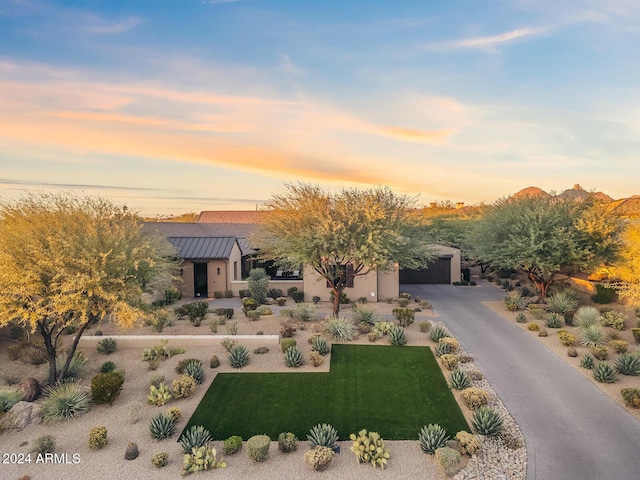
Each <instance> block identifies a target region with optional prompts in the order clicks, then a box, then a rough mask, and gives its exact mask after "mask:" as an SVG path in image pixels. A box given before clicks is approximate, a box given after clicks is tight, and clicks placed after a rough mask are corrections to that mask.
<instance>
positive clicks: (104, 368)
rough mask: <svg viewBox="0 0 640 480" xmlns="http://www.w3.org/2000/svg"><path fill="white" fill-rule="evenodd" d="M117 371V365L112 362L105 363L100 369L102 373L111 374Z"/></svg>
mask: <svg viewBox="0 0 640 480" xmlns="http://www.w3.org/2000/svg"><path fill="white" fill-rule="evenodd" d="M115 369H116V364H115V363H113V362H112V361H108V362H104V363H103V364H102V366H101V367H100V373H110V372H113V371H114V370H115Z"/></svg>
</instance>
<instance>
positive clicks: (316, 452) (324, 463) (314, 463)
mask: <svg viewBox="0 0 640 480" xmlns="http://www.w3.org/2000/svg"><path fill="white" fill-rule="evenodd" d="M334 455H335V452H334V451H333V450H332V449H330V448H328V447H323V446H321V445H319V446H317V447H314V448H312V449H311V450H309V451H308V452H306V453H305V454H304V461H305V462H306V463H307V464H308V465H309V466H310V467H311V469H312V470H315V471H318V472H321V471H323V470H326V469H327V467H328V466H329V463H331V459H332V458H333V456H334Z"/></svg>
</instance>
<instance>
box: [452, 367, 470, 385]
mask: <svg viewBox="0 0 640 480" xmlns="http://www.w3.org/2000/svg"><path fill="white" fill-rule="evenodd" d="M449 386H450V387H451V388H455V389H456V390H464V389H465V388H469V387H470V386H471V380H469V376H468V375H467V372H465V371H464V370H460V369H459V368H456V369H455V370H453V371H452V372H451V374H450V375H449Z"/></svg>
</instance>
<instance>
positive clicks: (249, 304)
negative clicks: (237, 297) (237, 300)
mask: <svg viewBox="0 0 640 480" xmlns="http://www.w3.org/2000/svg"><path fill="white" fill-rule="evenodd" d="M259 306H260V304H259V303H258V302H257V301H256V300H254V299H253V298H251V297H248V298H243V299H242V311H243V312H244V314H245V315H247V313H248V312H252V311H254V310H255V309H256V308H258V307H259Z"/></svg>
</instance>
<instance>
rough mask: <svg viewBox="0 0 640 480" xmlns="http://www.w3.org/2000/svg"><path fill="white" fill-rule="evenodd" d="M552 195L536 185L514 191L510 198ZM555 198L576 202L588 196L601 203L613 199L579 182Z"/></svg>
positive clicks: (546, 196)
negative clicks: (587, 189) (582, 185)
mask: <svg viewBox="0 0 640 480" xmlns="http://www.w3.org/2000/svg"><path fill="white" fill-rule="evenodd" d="M552 196H553V195H551V194H549V193H547V192H545V191H544V190H542V189H541V188H538V187H527V188H523V189H522V190H520V191H519V192H516V193H514V194H513V195H512V196H511V198H525V197H544V198H550V197H552ZM555 197H556V198H560V199H562V200H574V201H576V202H583V201H584V200H586V199H587V198H589V197H592V198H595V199H596V200H598V201H600V202H602V203H609V202H612V201H613V198H611V197H610V196H609V195H607V194H606V193H602V192H595V193H594V192H587V191H586V190H585V189H584V188H582V187H581V186H580V185H579V184H577V183H576V184H575V185H574V186H573V188H569V189H567V190H565V191H564V192H562V193H560V194H559V195H556V196H555Z"/></svg>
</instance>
